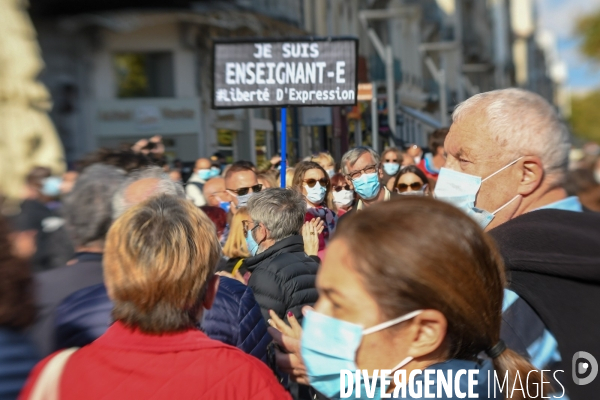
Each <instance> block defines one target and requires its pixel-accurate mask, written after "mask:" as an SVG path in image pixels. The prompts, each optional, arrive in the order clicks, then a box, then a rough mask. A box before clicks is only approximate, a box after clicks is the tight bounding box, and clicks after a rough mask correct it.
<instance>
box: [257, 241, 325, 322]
mask: <svg viewBox="0 0 600 400" xmlns="http://www.w3.org/2000/svg"><path fill="white" fill-rule="evenodd" d="M246 266H247V267H248V270H249V271H250V272H251V273H252V275H251V276H250V281H249V282H248V285H249V286H250V287H251V288H252V291H253V292H254V297H255V298H256V301H257V302H258V304H259V305H260V309H261V312H262V315H263V317H264V318H265V321H268V320H269V310H273V311H275V313H276V314H277V315H278V316H279V317H280V318H282V319H284V318H285V315H286V314H287V312H288V311H291V312H292V313H294V316H295V317H296V318H298V319H299V320H301V319H302V307H303V306H305V305H313V304H314V303H315V302H316V301H317V298H318V297H319V295H318V294H317V289H315V278H316V275H317V270H318V269H319V264H318V263H317V262H316V261H315V260H314V259H313V258H311V257H309V256H307V255H306V253H304V241H303V240H302V236H300V235H294V236H290V237H288V238H285V239H283V240H280V241H279V242H277V243H275V244H274V245H273V246H271V247H270V248H268V249H267V250H266V251H264V252H263V253H260V254H258V255H256V256H254V257H250V258H247V259H246Z"/></svg>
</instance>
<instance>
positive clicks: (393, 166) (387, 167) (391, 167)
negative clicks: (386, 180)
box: [383, 162, 400, 175]
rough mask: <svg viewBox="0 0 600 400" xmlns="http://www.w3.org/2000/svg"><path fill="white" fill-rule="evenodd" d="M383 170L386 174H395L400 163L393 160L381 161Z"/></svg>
mask: <svg viewBox="0 0 600 400" xmlns="http://www.w3.org/2000/svg"><path fill="white" fill-rule="evenodd" d="M383 170H384V171H385V173H386V174H388V175H396V174H397V173H398V171H399V170H400V164H398V163H394V162H386V163H383Z"/></svg>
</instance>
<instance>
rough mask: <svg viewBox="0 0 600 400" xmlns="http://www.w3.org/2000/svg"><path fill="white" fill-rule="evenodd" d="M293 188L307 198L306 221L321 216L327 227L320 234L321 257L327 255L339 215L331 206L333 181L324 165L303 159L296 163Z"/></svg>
mask: <svg viewBox="0 0 600 400" xmlns="http://www.w3.org/2000/svg"><path fill="white" fill-rule="evenodd" d="M292 189H294V190H296V191H298V192H299V193H302V195H303V196H304V197H305V198H306V205H307V212H306V219H305V220H306V221H310V220H312V219H314V218H320V219H321V221H323V222H324V223H325V229H323V232H322V233H321V234H320V235H319V253H318V255H319V257H320V258H321V259H322V258H323V256H324V255H325V247H326V246H327V243H328V242H329V238H330V236H331V235H332V234H333V232H334V230H335V226H336V223H337V215H336V213H335V212H334V211H333V210H332V207H331V197H330V190H331V182H330V179H329V175H328V174H327V172H325V170H324V169H323V167H321V166H320V165H319V164H317V163H315V162H312V161H303V162H301V163H299V164H298V165H296V171H295V173H294V178H293V179H292Z"/></svg>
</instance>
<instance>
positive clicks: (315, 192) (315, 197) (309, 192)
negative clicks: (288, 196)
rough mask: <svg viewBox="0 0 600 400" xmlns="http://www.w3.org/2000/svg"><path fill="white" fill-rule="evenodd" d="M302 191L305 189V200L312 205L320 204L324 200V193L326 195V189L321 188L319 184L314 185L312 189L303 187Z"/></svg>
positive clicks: (306, 186)
mask: <svg viewBox="0 0 600 400" xmlns="http://www.w3.org/2000/svg"><path fill="white" fill-rule="evenodd" d="M304 189H306V198H307V199H308V201H310V202H311V203H312V204H321V203H322V202H323V199H325V193H327V188H325V187H323V186H321V184H320V183H319V182H317V183H315V186H313V187H309V186H308V185H304Z"/></svg>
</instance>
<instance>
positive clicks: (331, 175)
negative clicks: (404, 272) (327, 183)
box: [327, 169, 335, 178]
mask: <svg viewBox="0 0 600 400" xmlns="http://www.w3.org/2000/svg"><path fill="white" fill-rule="evenodd" d="M327 175H329V177H330V178H331V177H333V176H334V175H335V169H328V170H327Z"/></svg>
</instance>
